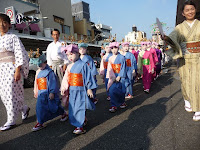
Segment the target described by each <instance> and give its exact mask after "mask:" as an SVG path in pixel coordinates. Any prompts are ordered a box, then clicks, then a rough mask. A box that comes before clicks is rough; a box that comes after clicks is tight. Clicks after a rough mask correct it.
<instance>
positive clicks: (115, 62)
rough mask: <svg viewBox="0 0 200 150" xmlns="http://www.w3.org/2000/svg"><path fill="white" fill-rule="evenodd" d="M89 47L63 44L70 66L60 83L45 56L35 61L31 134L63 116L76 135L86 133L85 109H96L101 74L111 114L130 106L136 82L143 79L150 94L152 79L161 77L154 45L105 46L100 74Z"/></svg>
mask: <svg viewBox="0 0 200 150" xmlns="http://www.w3.org/2000/svg"><path fill="white" fill-rule="evenodd" d="M120 45H121V49H120ZM87 47H88V45H87V44H86V43H79V44H78V45H77V44H70V45H66V44H62V46H61V47H60V51H59V52H61V53H64V54H66V56H67V57H68V60H69V61H70V63H69V64H68V65H67V68H66V70H63V71H64V75H63V78H62V82H61V83H60V82H59V78H58V76H57V75H56V74H55V72H54V70H52V69H51V66H49V65H48V59H46V56H45V55H44V54H40V56H39V57H38V58H37V59H35V60H34V61H33V62H32V63H34V64H35V65H37V66H38V70H37V72H36V76H35V84H34V97H35V98H37V103H36V117H37V123H36V125H35V126H34V127H33V129H32V131H38V130H40V129H42V128H44V127H45V125H44V123H45V122H47V121H48V120H51V119H53V118H55V117H57V116H61V119H60V121H66V120H67V119H69V121H70V123H71V124H72V125H73V126H75V129H74V131H73V133H74V134H83V133H85V132H86V131H85V129H84V126H85V125H86V124H87V117H86V110H87V109H89V110H94V109H95V104H97V102H98V100H97V98H96V90H97V87H98V85H97V78H96V76H97V75H98V74H99V75H100V76H101V78H102V79H103V82H104V83H105V87H106V92H107V100H108V101H110V108H109V111H110V112H112V113H113V112H115V111H117V109H118V108H121V109H124V108H126V107H127V104H126V103H125V99H130V98H133V95H134V93H133V84H134V82H136V81H137V80H138V79H139V78H141V77H142V80H143V84H144V91H145V92H146V93H149V90H150V87H151V83H152V80H154V79H156V78H157V77H158V76H159V74H160V71H161V59H162V55H161V51H160V50H159V49H158V45H157V43H155V42H153V43H150V42H141V45H133V44H130V43H128V42H123V43H118V42H116V41H114V42H110V43H104V50H105V54H104V55H103V56H102V60H101V64H100V68H99V72H98V71H97V68H96V66H95V64H94V61H93V59H92V57H91V56H89V55H87ZM67 111H68V112H67Z"/></svg>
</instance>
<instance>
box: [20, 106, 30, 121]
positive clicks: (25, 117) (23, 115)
mask: <svg viewBox="0 0 200 150" xmlns="http://www.w3.org/2000/svg"><path fill="white" fill-rule="evenodd" d="M29 111H30V108H29V107H28V108H27V110H26V113H23V112H22V120H25V119H27V118H28V115H29Z"/></svg>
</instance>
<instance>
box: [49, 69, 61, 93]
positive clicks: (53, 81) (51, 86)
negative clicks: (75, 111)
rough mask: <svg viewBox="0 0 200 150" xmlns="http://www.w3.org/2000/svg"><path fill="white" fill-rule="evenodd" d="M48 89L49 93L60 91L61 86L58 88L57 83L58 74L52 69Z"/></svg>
mask: <svg viewBox="0 0 200 150" xmlns="http://www.w3.org/2000/svg"><path fill="white" fill-rule="evenodd" d="M47 78H48V91H49V93H54V94H55V93H58V92H59V88H58V83H57V78H56V75H55V74H54V72H53V71H51V72H50V73H49V74H48V76H47Z"/></svg>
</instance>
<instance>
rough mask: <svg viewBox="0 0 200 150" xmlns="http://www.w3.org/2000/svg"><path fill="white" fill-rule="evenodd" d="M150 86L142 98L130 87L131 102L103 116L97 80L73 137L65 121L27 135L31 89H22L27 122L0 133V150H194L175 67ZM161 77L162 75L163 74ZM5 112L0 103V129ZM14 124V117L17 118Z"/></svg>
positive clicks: (196, 136)
mask: <svg viewBox="0 0 200 150" xmlns="http://www.w3.org/2000/svg"><path fill="white" fill-rule="evenodd" d="M168 69H169V70H168V73H163V75H162V76H161V77H160V78H159V79H158V80H157V81H155V82H154V83H153V85H152V90H151V93H150V94H144V92H143V91H142V84H141V81H139V82H138V83H136V84H135V85H134V94H135V95H134V98H133V99H130V100H127V104H128V107H127V109H124V110H120V109H119V110H118V111H117V112H116V113H114V114H113V113H109V112H108V109H109V102H108V101H107V100H106V93H105V88H104V85H103V84H102V81H101V80H100V79H99V80H98V82H99V88H98V92H97V97H98V98H99V103H98V104H97V108H96V111H88V112H87V116H88V119H89V123H88V125H87V126H86V130H87V133H86V134H84V135H80V136H76V135H74V134H72V131H73V129H74V127H73V126H71V125H70V123H69V121H67V122H60V121H59V117H58V118H55V119H54V120H52V121H49V122H47V123H46V125H47V127H46V128H45V129H43V130H40V131H38V132H35V133H33V132H31V129H32V127H33V126H34V125H35V121H36V116H35V105H36V99H34V98H33V92H32V91H33V89H32V88H30V89H25V99H26V103H27V104H28V105H29V106H30V107H31V112H30V117H29V119H28V120H26V121H24V122H22V121H21V119H19V120H17V127H16V128H14V129H12V130H9V131H6V132H0V150H4V149H6V150H7V149H9V150H10V149H14V150H18V149H19V150H23V149H25V150H29V149H37V150H40V149H42V150H46V149H48V150H50V149H53V150H55V149H56V150H60V149H63V150H65V149H69V150H73V149H86V150H89V149H91V150H95V149H99V150H100V149H111V150H113V149H114V150H116V149H120V150H121V149H130V150H148V149H149V150H175V149H177V150H200V142H199V141H200V132H199V131H200V122H194V121H192V116H193V113H187V112H186V111H184V108H183V107H184V102H183V99H182V95H181V91H180V81H179V80H178V76H177V73H176V68H175V66H173V65H172V66H171V67H170V68H168ZM163 72H166V70H165V71H163ZM5 113H6V112H5V108H4V106H3V104H2V103H1V102H0V118H1V120H0V125H3V123H5V121H6V118H5ZM19 118H20V116H19Z"/></svg>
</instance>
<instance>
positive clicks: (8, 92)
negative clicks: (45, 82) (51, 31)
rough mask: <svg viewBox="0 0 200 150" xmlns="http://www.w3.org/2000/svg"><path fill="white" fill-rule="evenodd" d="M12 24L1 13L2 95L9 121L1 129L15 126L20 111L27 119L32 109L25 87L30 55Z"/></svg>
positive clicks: (0, 57)
mask: <svg viewBox="0 0 200 150" xmlns="http://www.w3.org/2000/svg"><path fill="white" fill-rule="evenodd" d="M10 25H11V23H10V18H9V17H8V16H7V15H5V14H0V97H1V100H2V102H3V104H4V106H5V107H6V112H7V122H6V123H5V124H4V125H3V126H2V127H0V130H1V131H5V130H8V129H10V128H11V127H13V126H14V125H15V120H16V118H17V115H18V114H19V113H22V119H23V120H24V119H26V118H27V117H28V115H29V110H30V108H29V107H27V106H26V105H25V104H24V88H23V78H27V76H28V72H29V57H28V54H27V52H26V50H25V48H24V46H23V44H22V42H21V41H20V39H19V38H18V37H17V36H16V35H15V34H12V33H11V32H9V31H8V30H9V27H10Z"/></svg>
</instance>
